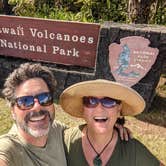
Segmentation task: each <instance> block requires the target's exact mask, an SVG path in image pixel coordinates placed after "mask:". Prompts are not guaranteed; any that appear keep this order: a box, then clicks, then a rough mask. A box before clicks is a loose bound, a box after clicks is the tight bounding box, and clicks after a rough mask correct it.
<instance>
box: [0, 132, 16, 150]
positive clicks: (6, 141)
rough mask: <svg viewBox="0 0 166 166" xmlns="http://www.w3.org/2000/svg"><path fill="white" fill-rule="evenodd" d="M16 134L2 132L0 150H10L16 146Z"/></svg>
mask: <svg viewBox="0 0 166 166" xmlns="http://www.w3.org/2000/svg"><path fill="white" fill-rule="evenodd" d="M17 140H18V138H17V135H14V134H13V135H12V134H8V133H7V134H4V135H1V136H0V151H2V150H5V151H6V150H11V149H13V148H15V147H16V146H17V144H18V143H17Z"/></svg>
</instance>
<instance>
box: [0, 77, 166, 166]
mask: <svg viewBox="0 0 166 166" xmlns="http://www.w3.org/2000/svg"><path fill="white" fill-rule="evenodd" d="M156 92H157V94H156V97H155V99H154V101H153V103H152V107H151V110H150V112H145V113H142V114H140V115H139V116H136V117H126V127H128V128H129V129H130V130H131V131H132V133H133V136H134V137H136V138H137V139H139V140H140V141H141V142H142V143H143V144H144V145H145V146H146V147H148V149H149V150H150V151H151V152H152V153H153V154H154V155H155V156H156V157H157V158H158V159H159V160H161V161H162V162H163V163H164V164H165V165H166V77H165V76H164V77H161V80H160V84H159V86H158V87H157V89H156ZM56 110H57V111H56V119H57V120H60V121H61V122H63V123H65V124H67V125H68V126H75V125H78V124H80V123H82V122H83V121H82V120H80V119H76V118H73V117H71V116H69V115H67V114H66V113H64V112H63V111H62V110H61V109H59V107H58V106H57V109H56ZM12 123H13V122H12V118H11V114H10V110H9V108H8V107H7V105H6V104H5V101H4V100H3V99H2V98H0V126H1V127H0V134H4V133H6V132H7V131H8V130H9V128H10V127H11V125H12Z"/></svg>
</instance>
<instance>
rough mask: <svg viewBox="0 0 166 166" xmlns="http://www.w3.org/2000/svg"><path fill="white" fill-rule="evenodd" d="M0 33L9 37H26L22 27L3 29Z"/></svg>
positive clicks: (0, 29)
mask: <svg viewBox="0 0 166 166" xmlns="http://www.w3.org/2000/svg"><path fill="white" fill-rule="evenodd" d="M0 33H2V34H8V35H17V36H24V28H23V27H21V26H18V27H16V28H8V27H1V28H0Z"/></svg>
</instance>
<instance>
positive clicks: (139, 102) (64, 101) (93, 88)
mask: <svg viewBox="0 0 166 166" xmlns="http://www.w3.org/2000/svg"><path fill="white" fill-rule="evenodd" d="M84 96H96V97H97V96H99V97H100V96H101V97H110V98H113V99H118V100H121V103H122V110H121V115H123V116H125V115H132V116H133V115H137V114H139V113H141V112H142V111H143V110H144V108H145V101H144V99H143V98H142V97H141V96H140V95H139V94H138V93H137V92H136V91H135V90H134V89H132V88H130V87H127V86H125V85H123V84H120V83H117V82H114V81H109V80H103V79H97V80H91V81H83V82H79V83H76V84H74V85H72V86H70V87H68V88H67V89H65V90H64V91H63V92H62V94H61V95H60V105H61V107H62V108H63V110H64V111H65V112H67V113H69V114H70V115H72V116H75V117H80V118H83V104H82V98H83V97H84Z"/></svg>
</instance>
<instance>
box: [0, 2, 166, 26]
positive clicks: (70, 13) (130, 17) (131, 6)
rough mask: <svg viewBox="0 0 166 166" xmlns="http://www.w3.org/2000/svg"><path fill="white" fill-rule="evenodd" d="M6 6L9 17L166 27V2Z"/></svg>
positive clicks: (41, 3) (29, 3)
mask: <svg viewBox="0 0 166 166" xmlns="http://www.w3.org/2000/svg"><path fill="white" fill-rule="evenodd" d="M2 2H3V6H4V7H3V9H4V12H5V13H6V14H15V15H19V16H31V17H40V18H51V19H60V20H72V21H73V20H74V21H82V22H102V21H114V22H123V23H146V24H162V25H166V1H165V0H30V1H29V0H9V1H8V0H1V3H2ZM1 12H2V11H1Z"/></svg>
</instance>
